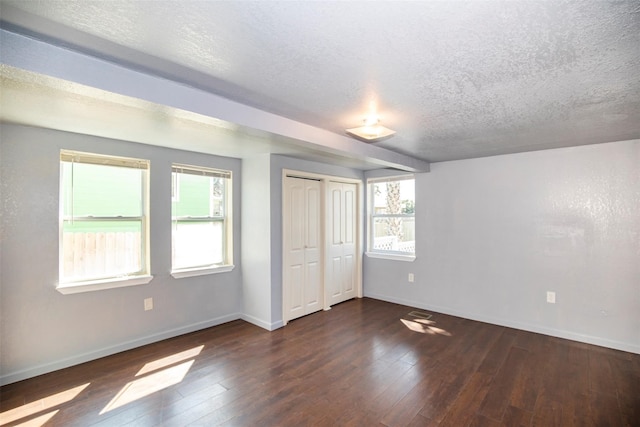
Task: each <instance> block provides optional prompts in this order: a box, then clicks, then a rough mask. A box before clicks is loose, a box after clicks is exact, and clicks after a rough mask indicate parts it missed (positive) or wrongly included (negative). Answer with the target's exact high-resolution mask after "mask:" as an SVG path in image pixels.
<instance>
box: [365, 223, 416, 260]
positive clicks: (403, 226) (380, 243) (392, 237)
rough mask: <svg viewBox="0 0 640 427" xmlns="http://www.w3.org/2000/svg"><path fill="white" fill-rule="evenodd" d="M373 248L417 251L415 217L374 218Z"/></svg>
mask: <svg viewBox="0 0 640 427" xmlns="http://www.w3.org/2000/svg"><path fill="white" fill-rule="evenodd" d="M373 249H375V250H382V251H397V252H408V253H414V252H415V218H398V217H391V218H374V219H373Z"/></svg>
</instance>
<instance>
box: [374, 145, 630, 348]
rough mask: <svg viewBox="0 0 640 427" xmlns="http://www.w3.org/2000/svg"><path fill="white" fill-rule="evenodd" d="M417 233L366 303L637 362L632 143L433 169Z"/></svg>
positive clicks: (421, 185) (385, 266) (421, 196)
mask: <svg viewBox="0 0 640 427" xmlns="http://www.w3.org/2000/svg"><path fill="white" fill-rule="evenodd" d="M416 233H417V238H416V240H417V241H416V252H417V253H416V257H417V258H416V260H415V262H412V263H411V262H401V261H387V260H380V259H373V258H365V260H364V283H365V286H364V289H365V295H366V296H371V297H374V298H379V299H383V300H388V301H394V302H398V303H403V304H408V305H412V306H416V307H420V308H424V309H428V310H433V311H437V312H442V313H449V314H454V315H459V316H462V317H466V318H470V319H476V320H482V321H487V322H491V323H496V324H500V325H506V326H512V327H516V328H521V329H525V330H531V331H537V332H541V333H545V334H549V335H554V336H559V337H565V338H570V339H575V340H579V341H584V342H589V343H594V344H599V345H604V346H608V347H612V348H618V349H622V350H627V351H632V352H635V353H640V332H639V331H640V314H639V313H640V141H638V140H634V141H626V142H616V143H609V144H599V145H591V146H583V147H575V148H567V149H558V150H548V151H537V152H531V153H523V154H513V155H505V156H496V157H488V158H482V159H473V160H462V161H453V162H444V163H436V164H432V168H431V173H427V174H421V175H418V176H417V178H416ZM408 273H414V274H415V283H412V284H410V283H408V281H407V275H408ZM546 291H555V292H556V299H557V303H556V304H555V305H554V304H548V303H547V302H546Z"/></svg>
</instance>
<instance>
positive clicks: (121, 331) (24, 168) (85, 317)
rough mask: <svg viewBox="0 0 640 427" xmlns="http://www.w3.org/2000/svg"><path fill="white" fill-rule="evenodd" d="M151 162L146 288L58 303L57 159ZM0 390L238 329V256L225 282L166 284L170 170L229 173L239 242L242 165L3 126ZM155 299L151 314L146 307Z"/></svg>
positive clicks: (215, 278) (216, 278) (219, 277)
mask: <svg viewBox="0 0 640 427" xmlns="http://www.w3.org/2000/svg"><path fill="white" fill-rule="evenodd" d="M61 148H66V149H72V150H80V151H88V152H95V153H104V154H112V155H120V156H130V157H139V158H145V159H150V160H151V171H150V179H151V194H150V215H151V223H150V239H151V274H152V275H153V276H154V278H153V280H152V281H151V282H150V283H149V284H147V285H142V286H132V287H126V288H117V289H110V290H104V291H96V292H87V293H81V294H73V295H62V294H60V293H59V292H58V291H56V289H55V284H56V282H57V280H58V198H59V156H60V149H61ZM0 162H1V171H2V172H1V174H2V175H1V180H2V181H1V189H2V190H1V191H2V220H1V222H0V224H1V229H0V231H1V236H2V238H1V245H0V254H1V260H0V265H1V270H0V292H1V294H0V296H1V302H0V304H1V306H0V307H1V314H0V322H1V324H0V333H1V336H2V339H1V342H2V346H1V348H0V360H1V362H0V381H1V382H2V383H7V382H12V381H16V380H19V379H22V378H27V377H30V376H33V375H37V374H40V373H43V372H48V371H51V370H54V369H59V368H62V367H65V366H69V365H73V364H76V363H80V362H83V361H86V360H91V359H94V358H97V357H101V356H104V355H106V354H111V353H114V352H117V351H121V350H124V349H128V348H132V347H136V346H139V345H143V344H146V343H149V342H153V341H158V340H160V339H163V338H167V337H170V336H175V335H179V334H182V333H185V332H189V331H192V330H197V329H201V328H205V327H208V326H212V325H216V324H219V323H223V322H225V321H229V320H233V319H237V318H239V317H240V314H241V311H242V276H241V272H240V270H241V265H240V247H239V245H238V244H237V243H236V245H235V247H234V261H235V264H236V268H235V270H234V271H232V272H229V273H221V274H214V275H207V276H199V277H191V278H184V279H173V278H172V277H171V276H170V275H169V271H170V269H171V223H170V221H171V195H170V188H171V167H170V166H171V162H178V163H186V164H195V165H202V166H210V167H216V168H224V169H229V170H231V171H232V172H233V177H234V182H233V189H234V190H233V192H234V195H233V200H234V218H233V219H234V234H235V236H236V242H239V238H240V188H241V161H240V160H238V159H231V158H224V157H216V156H211V155H205V154H196V153H192V152H186V151H180V150H172V149H166V148H158V147H152V146H149V145H142V144H134V143H128V142H123V141H115V140H108V139H103V138H96V137H90V136H84V135H79V134H73V133H66V132H58V131H52V130H44V129H36V128H29V127H21V126H14V125H6V124H3V125H2V127H1V138H0ZM148 297H153V300H154V309H153V310H151V311H146V312H145V311H144V309H143V300H144V299H145V298H148Z"/></svg>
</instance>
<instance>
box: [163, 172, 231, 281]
mask: <svg viewBox="0 0 640 427" xmlns="http://www.w3.org/2000/svg"><path fill="white" fill-rule="evenodd" d="M180 174H191V175H199V176H208V177H209V178H222V179H224V190H223V196H222V200H223V209H222V211H223V212H222V215H214V213H213V209H212V207H211V204H212V203H213V197H212V188H211V187H210V189H209V205H210V214H209V216H198V217H190V216H179V217H178V216H176V217H174V215H173V206H172V208H171V210H172V212H171V272H170V274H171V276H172V277H173V278H176V279H180V278H184V277H192V276H201V275H206V274H216V273H224V272H228V271H232V270H233V269H234V268H235V266H234V265H233V199H232V193H233V172H232V171H231V170H226V169H216V168H211V167H207V166H195V165H188V164H182V163H172V164H171V182H172V186H173V185H176V186H178V187H179V184H180V182H181V181H182V180H181V178H180ZM212 183H213V180H211V181H210V185H211V184H212ZM176 195H177V196H178V197H176ZM179 195H180V189H179V188H175V189H173V190H172V200H171V202H172V204H173V202H177V201H179ZM177 222H203V223H204V222H206V223H215V222H222V232H223V236H222V255H223V262H222V263H218V264H204V265H192V266H187V267H180V268H176V267H175V266H174V265H175V260H174V246H173V245H174V239H175V236H174V230H175V223H177Z"/></svg>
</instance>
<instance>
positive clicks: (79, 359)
mask: <svg viewBox="0 0 640 427" xmlns="http://www.w3.org/2000/svg"><path fill="white" fill-rule="evenodd" d="M240 318H241V314H240V313H233V314H228V315H226V316H221V317H216V318H214V319H210V320H205V321H203V322H198V323H193V324H191V325H187V326H182V327H180V328H175V329H170V330H168V331H164V332H159V333H156V334H152V335H147V336H145V337H142V338H138V339H135V340H131V341H127V342H124V343H121V344H117V345H114V346H110V347H105V348H101V349H99V350H95V351H89V352H87V353H83V354H79V355H75V356H73V357H68V358H66V359H62V360H57V361H54V362H50V363H45V364H42V365H38V366H34V367H31V368H27V369H23V370H20V371H17V372H11V373H8V374H3V375H2V376H0V385H5V384H10V383H14V382H16V381H22V380H25V379H27V378H32V377H35V376H38V375H42V374H46V373H48V372H53V371H57V370H59V369H64V368H68V367H69V366H74V365H78V364H80V363H85V362H89V361H91V360H95V359H99V358H101V357H105V356H110V355H112V354H116V353H120V352H121V351H126V350H131V349H133V348H136V347H141V346H143V345H147V344H151V343H154V342H158V341H162V340H165V339H168V338H173V337H177V336H179V335H184V334H188V333H190V332H195V331H199V330H201V329H206V328H210V327H212V326H217V325H221V324H223V323H227V322H231V321H232V320H238V319H240Z"/></svg>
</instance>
